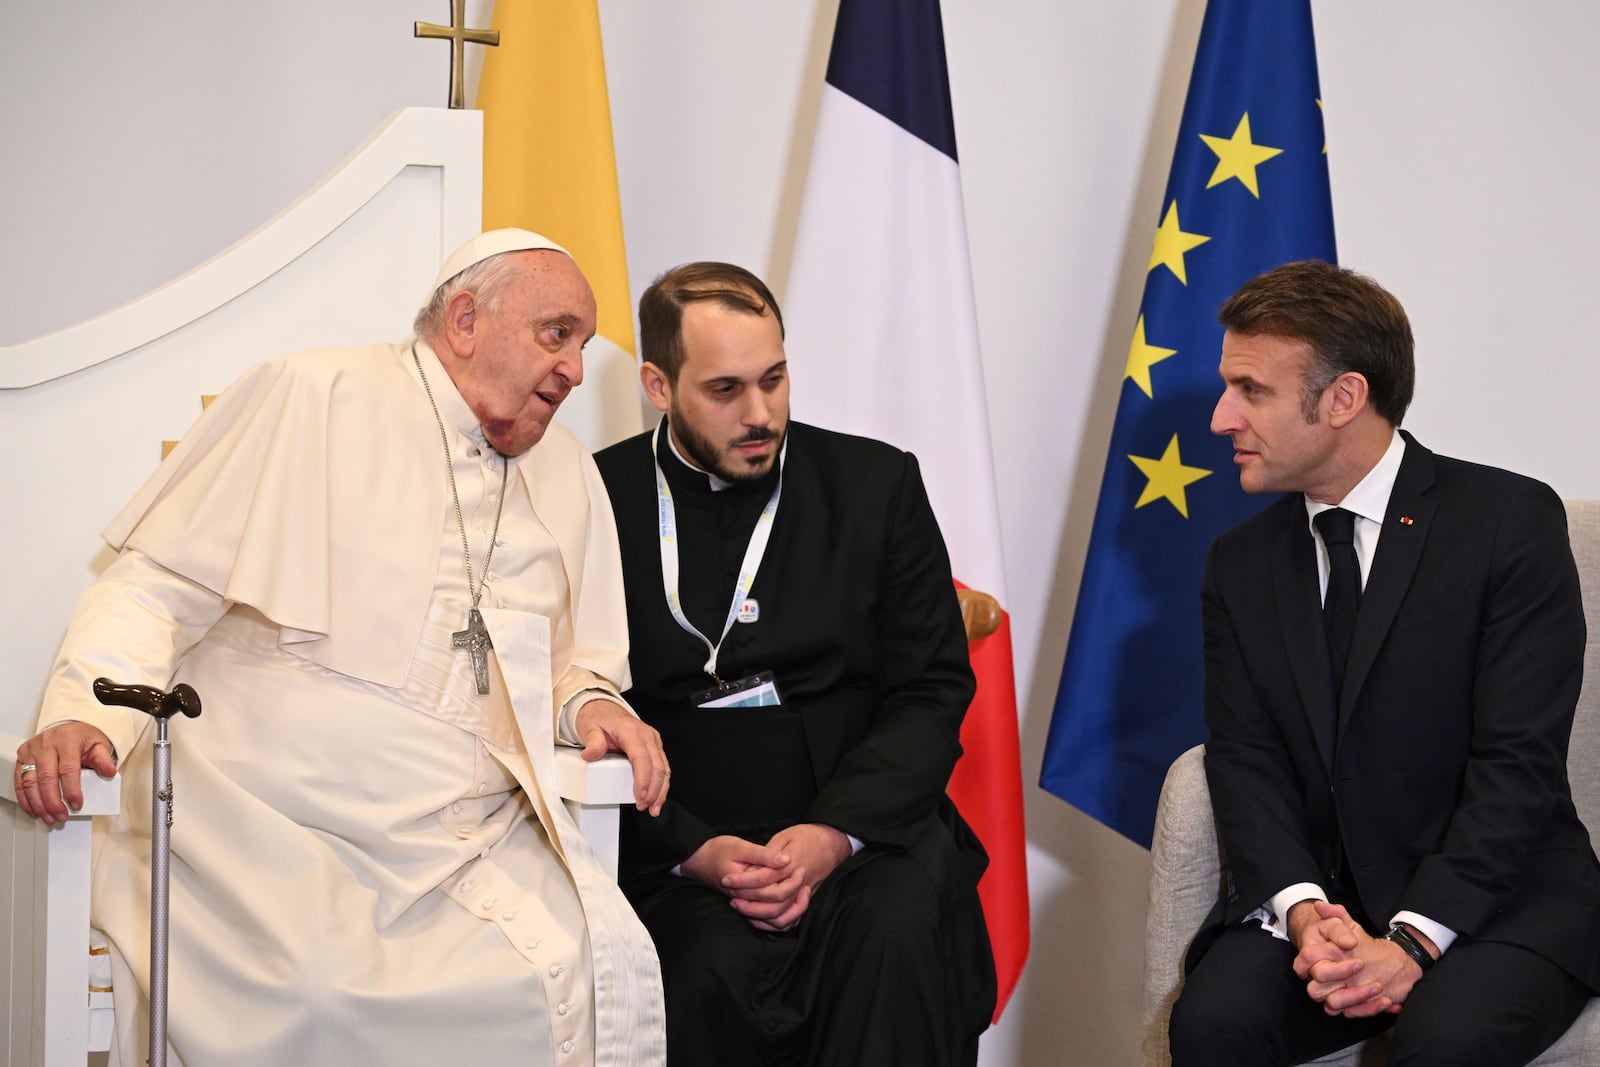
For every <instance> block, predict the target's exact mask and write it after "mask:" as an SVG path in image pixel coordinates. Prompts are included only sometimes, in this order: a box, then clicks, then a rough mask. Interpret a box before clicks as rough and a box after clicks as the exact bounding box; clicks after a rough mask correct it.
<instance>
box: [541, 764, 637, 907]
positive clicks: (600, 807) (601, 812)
mask: <svg viewBox="0 0 1600 1067" xmlns="http://www.w3.org/2000/svg"><path fill="white" fill-rule="evenodd" d="M581 751H582V750H581V749H576V748H569V747H567V746H565V745H557V746H556V788H557V789H558V790H559V791H560V793H561V800H562V802H563V803H564V804H566V806H567V813H568V814H569V815H571V816H572V821H573V822H575V823H577V824H578V829H579V830H581V831H582V832H583V837H584V840H585V841H587V842H589V847H590V848H592V849H594V851H595V854H596V855H597V856H599V858H600V862H601V864H602V865H603V866H604V867H605V869H606V870H607V871H609V872H610V874H611V877H613V878H615V877H616V876H617V835H618V833H619V830H620V827H621V823H622V805H624V804H632V803H633V765H632V764H631V763H629V762H628V758H627V757H626V756H623V755H621V754H620V753H617V752H608V753H606V754H605V755H604V756H602V757H600V758H599V759H597V760H595V761H594V762H593V763H585V762H584V761H583V757H582V756H581V755H580V754H579V753H580V752H581Z"/></svg>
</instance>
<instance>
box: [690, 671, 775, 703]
mask: <svg viewBox="0 0 1600 1067" xmlns="http://www.w3.org/2000/svg"><path fill="white" fill-rule="evenodd" d="M689 703H691V704H693V705H694V706H695V707H697V708H772V707H777V706H778V705H779V704H781V703H782V700H780V699H779V697H778V683H777V682H775V681H774V680H773V678H772V672H771V671H762V672H760V673H759V674H752V675H750V676H749V677H747V678H740V679H739V680H738V681H736V682H724V683H723V684H722V685H714V686H712V687H711V688H710V689H702V690H701V691H700V692H698V693H695V694H693V695H691V696H690V697H689Z"/></svg>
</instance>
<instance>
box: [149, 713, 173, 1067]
mask: <svg viewBox="0 0 1600 1067" xmlns="http://www.w3.org/2000/svg"><path fill="white" fill-rule="evenodd" d="M156 727H157V730H158V733H157V737H156V743H155V746H154V756H155V770H154V781H153V783H152V785H153V787H154V788H153V796H152V797H151V802H150V1067H166V1065H167V906H168V902H169V898H168V885H167V875H168V870H169V860H170V859H171V856H172V840H171V834H172V745H171V744H170V743H169V742H168V741H167V720H166V719H157V720H156Z"/></svg>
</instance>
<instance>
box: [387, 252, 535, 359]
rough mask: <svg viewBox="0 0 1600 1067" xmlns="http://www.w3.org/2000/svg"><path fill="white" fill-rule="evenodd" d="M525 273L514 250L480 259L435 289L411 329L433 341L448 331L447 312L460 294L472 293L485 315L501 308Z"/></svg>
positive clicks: (421, 336) (419, 335)
mask: <svg viewBox="0 0 1600 1067" xmlns="http://www.w3.org/2000/svg"><path fill="white" fill-rule="evenodd" d="M521 274H522V270H521V268H520V265H519V264H518V263H517V261H516V260H515V259H513V258H512V256H511V253H510V252H502V253H500V254H499V255H497V256H490V257H489V258H488V259H484V260H479V261H478V262H477V263H474V264H473V265H472V266H470V267H468V268H467V269H466V270H464V271H462V272H461V273H459V274H456V275H453V276H452V277H450V278H448V279H447V280H446V281H445V283H444V284H443V285H441V286H439V288H437V289H435V290H434V291H433V298H432V299H431V300H429V301H428V302H427V303H426V304H424V305H423V307H422V310H420V311H418V312H417V317H416V319H415V320H414V321H413V322H412V324H411V328H412V329H413V330H414V331H415V332H416V335H417V336H418V337H420V338H422V339H423V340H431V339H432V338H434V337H436V336H438V335H439V334H441V333H443V332H444V325H445V312H446V311H447V310H448V308H449V307H450V301H451V300H453V299H455V296H456V294H457V293H471V294H473V295H474V296H476V297H477V298H478V305H479V307H480V308H482V310H483V311H484V313H485V314H489V315H493V314H494V313H495V312H496V311H498V310H500V297H501V295H502V294H503V293H504V292H505V291H506V289H507V288H509V287H510V285H511V283H512V282H514V281H516V280H517V278H518V277H520V276H521Z"/></svg>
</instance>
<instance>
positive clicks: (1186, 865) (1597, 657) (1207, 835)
mask: <svg viewBox="0 0 1600 1067" xmlns="http://www.w3.org/2000/svg"><path fill="white" fill-rule="evenodd" d="M1567 527H1568V531H1569V534H1570V537H1571V540H1572V553H1573V555H1574V556H1575V557H1576V558H1577V561H1578V573H1579V576H1580V577H1581V579H1582V582H1583V604H1584V614H1585V615H1586V616H1587V619H1588V623H1589V644H1588V651H1587V654H1586V656H1585V659H1584V669H1583V692H1582V694H1581V695H1580V696H1579V698H1578V711H1577V717H1576V719H1575V720H1574V722H1573V726H1572V745H1571V748H1570V750H1569V751H1568V753H1567V773H1568V776H1569V777H1570V779H1571V781H1572V793H1573V798H1574V799H1575V800H1576V802H1577V805H1578V813H1579V814H1580V815H1581V816H1583V820H1584V822H1585V823H1586V824H1587V825H1588V827H1589V836H1590V839H1591V840H1592V841H1594V843H1595V846H1596V848H1600V833H1597V831H1600V501H1597V500H1569V501H1567ZM1203 757H1204V749H1203V746H1196V747H1195V748H1192V749H1190V750H1189V751H1187V752H1185V753H1184V754H1183V755H1181V756H1179V757H1178V758H1177V760H1176V761H1174V763H1173V764H1172V768H1171V769H1170V770H1169V771H1168V772H1167V780H1166V784H1165V785H1164V786H1163V787H1162V789H1161V802H1160V805H1159V806H1158V808H1157V810H1156V828H1155V838H1154V841H1153V842H1152V844H1151V849H1150V854H1151V874H1150V918H1149V925H1148V926H1147V927H1146V929H1145V964H1144V1030H1145V1041H1144V1049H1145V1064H1146V1065H1147V1067H1169V1064H1170V1063H1171V1058H1170V1056H1169V1054H1168V1051H1167V1017H1168V1015H1169V1014H1170V1013H1171V1011H1172V1005H1173V1002H1174V1001H1175V1000H1177V997H1178V990H1179V989H1180V988H1181V987H1182V985H1183V957H1184V953H1185V952H1187V951H1188V948H1189V942H1190V941H1191V940H1192V939H1193V938H1194V935H1195V932H1196V931H1197V930H1199V928H1200V923H1201V922H1202V921H1203V920H1204V919H1205V917H1206V913H1207V912H1208V911H1209V910H1210V909H1211V905H1212V904H1213V903H1214V902H1215V901H1216V899H1217V891H1218V888H1219V886H1220V882H1221V877H1222V872H1221V866H1220V861H1219V860H1218V858H1217V831H1216V825H1215V824H1214V823H1213V822H1212V818H1211V797H1210V794H1209V793H1208V792H1207V790H1206V772H1205V764H1204V760H1203ZM1596 951H1600V946H1596ZM1384 1044H1385V1042H1384V1041H1383V1040H1382V1039H1381V1038H1380V1039H1375V1040H1373V1041H1369V1042H1366V1043H1364V1044H1361V1045H1353V1046H1351V1047H1350V1048H1347V1049H1343V1050H1341V1051H1339V1052H1336V1053H1333V1054H1332V1055H1329V1056H1325V1057H1323V1058H1322V1059H1319V1060H1315V1061H1313V1062H1314V1063H1316V1064H1326V1065H1330V1067H1381V1065H1382V1064H1383V1063H1384V1052H1383V1048H1384ZM1534 1064H1535V1065H1536V1067H1595V1065H1597V1064H1600V998H1596V999H1594V1000H1591V1001H1590V1002H1589V1006H1588V1007H1587V1008H1586V1009H1584V1012H1583V1014H1582V1015H1580V1016H1579V1017H1578V1021H1577V1022H1576V1023H1574V1024H1573V1025H1572V1028H1571V1029H1569V1030H1568V1031H1567V1033H1566V1035H1565V1036H1563V1037H1562V1038H1561V1040H1560V1041H1558V1042H1556V1043H1555V1045H1553V1046H1551V1047H1550V1048H1549V1049H1547V1050H1546V1051H1545V1053H1544V1055H1542V1056H1540V1057H1539V1058H1538V1059H1537V1060H1535V1061H1534Z"/></svg>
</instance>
